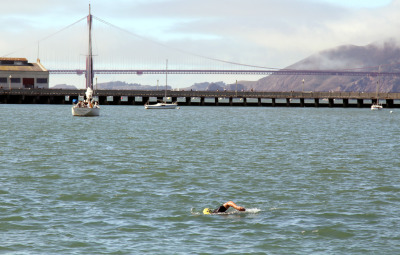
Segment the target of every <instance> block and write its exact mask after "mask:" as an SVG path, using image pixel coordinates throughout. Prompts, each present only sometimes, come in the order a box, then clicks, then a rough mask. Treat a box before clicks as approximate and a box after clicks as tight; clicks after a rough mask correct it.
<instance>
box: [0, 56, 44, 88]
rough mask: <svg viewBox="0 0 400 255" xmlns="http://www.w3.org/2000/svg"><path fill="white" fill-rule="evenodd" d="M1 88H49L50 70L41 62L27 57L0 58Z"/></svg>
mask: <svg viewBox="0 0 400 255" xmlns="http://www.w3.org/2000/svg"><path fill="white" fill-rule="evenodd" d="M0 88H3V89H30V88H31V89H33V88H45V89H48V88H49V71H48V70H47V69H46V68H44V66H43V65H42V64H41V63H40V59H38V60H37V62H36V63H28V60H27V59H26V58H0Z"/></svg>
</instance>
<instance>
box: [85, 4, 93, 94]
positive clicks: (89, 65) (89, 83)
mask: <svg viewBox="0 0 400 255" xmlns="http://www.w3.org/2000/svg"><path fill="white" fill-rule="evenodd" d="M87 23H88V28H89V45H88V55H87V56H86V88H91V89H93V77H94V75H93V55H92V14H91V13H90V4H89V15H88V16H87Z"/></svg>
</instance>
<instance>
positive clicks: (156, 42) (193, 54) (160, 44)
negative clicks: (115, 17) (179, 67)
mask: <svg viewBox="0 0 400 255" xmlns="http://www.w3.org/2000/svg"><path fill="white" fill-rule="evenodd" d="M93 18H94V19H96V20H97V21H100V22H102V23H104V24H106V25H108V26H111V27H113V28H115V29H118V30H120V31H122V32H124V33H127V34H129V35H131V36H134V37H137V38H139V39H141V40H144V41H149V42H151V43H153V44H156V45H159V46H162V47H165V48H167V49H171V50H174V51H177V52H180V53H184V54H187V55H191V56H195V57H199V58H203V59H207V60H212V61H216V62H221V63H225V64H231V65H237V66H243V67H252V68H260V69H268V70H271V69H273V70H279V68H275V67H265V66H257V65H250V64H244V63H238V62H233V61H227V60H223V59H218V58H212V57H207V56H203V55H200V54H196V53H193V52H189V51H186V50H182V49H178V48H175V47H171V46H169V45H166V44H164V43H161V42H158V41H155V40H151V39H149V38H146V37H143V36H140V35H138V34H136V33H133V32H131V31H128V30H126V29H123V28H121V27H119V26H116V25H114V24H112V23H110V22H107V21H105V20H103V19H101V18H99V17H96V16H94V15H93Z"/></svg>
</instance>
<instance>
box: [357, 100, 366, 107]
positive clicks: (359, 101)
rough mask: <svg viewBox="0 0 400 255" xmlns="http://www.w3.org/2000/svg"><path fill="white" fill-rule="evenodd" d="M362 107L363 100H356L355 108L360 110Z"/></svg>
mask: <svg viewBox="0 0 400 255" xmlns="http://www.w3.org/2000/svg"><path fill="white" fill-rule="evenodd" d="M363 106H364V99H357V107H358V108H362V107H363Z"/></svg>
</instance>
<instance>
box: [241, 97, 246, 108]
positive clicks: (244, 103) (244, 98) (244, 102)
mask: <svg viewBox="0 0 400 255" xmlns="http://www.w3.org/2000/svg"><path fill="white" fill-rule="evenodd" d="M242 99H243V106H247V98H246V97H243V98H242Z"/></svg>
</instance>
